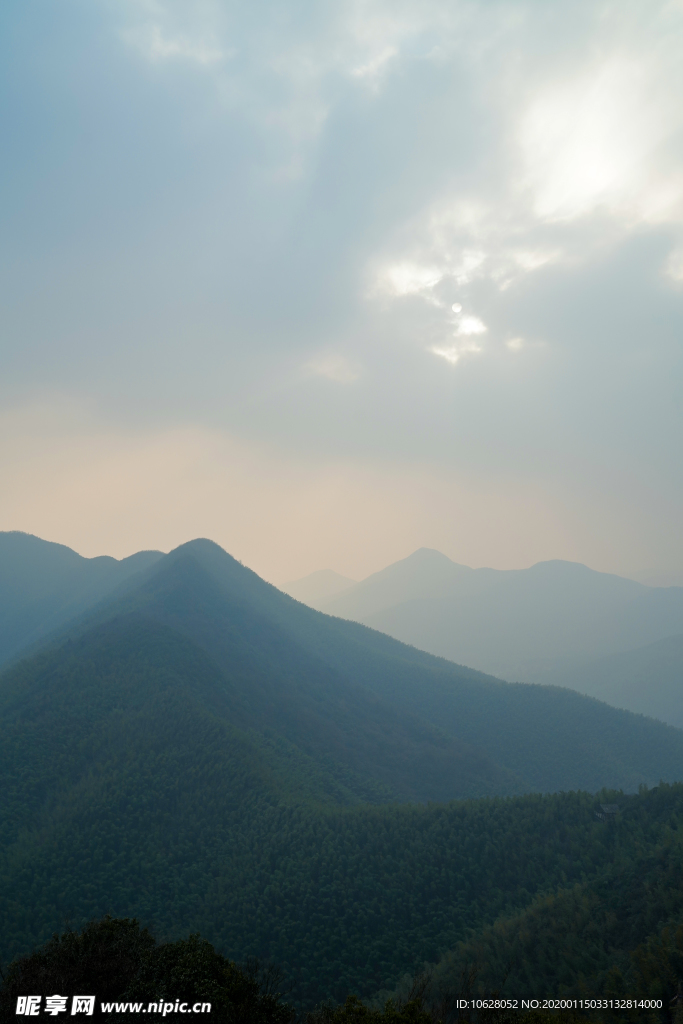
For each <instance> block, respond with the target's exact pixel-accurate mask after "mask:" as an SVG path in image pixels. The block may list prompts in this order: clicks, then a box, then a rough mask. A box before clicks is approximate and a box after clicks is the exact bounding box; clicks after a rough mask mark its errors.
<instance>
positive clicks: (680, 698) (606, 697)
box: [546, 635, 683, 729]
mask: <svg viewBox="0 0 683 1024" xmlns="http://www.w3.org/2000/svg"><path fill="white" fill-rule="evenodd" d="M546 679H547V681H548V682H550V683H552V684H553V685H555V686H573V687H574V689H576V690H578V691H579V692H580V693H585V694H588V695H589V696H591V697H597V699H598V700H602V701H605V702H606V703H607V704H611V705H612V706H613V707H617V708H626V709H627V710H628V711H635V712H636V714H641V715H651V716H652V717H653V718H658V719H659V720H660V721H662V722H669V723H670V724H671V725H675V726H677V727H678V728H679V729H680V728H683V635H679V636H668V637H665V638H664V639H663V640H658V641H657V642H656V643H654V644H647V645H646V646H645V647H639V648H637V649H636V650H629V651H624V652H623V653H621V652H620V653H619V654H609V655H605V656H604V657H602V658H595V659H592V660H589V661H583V662H580V663H579V664H578V665H576V666H575V667H572V668H568V667H566V666H565V667H562V668H558V669H555V671H553V672H548V673H546Z"/></svg>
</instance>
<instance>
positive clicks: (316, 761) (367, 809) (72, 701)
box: [0, 541, 683, 1005]
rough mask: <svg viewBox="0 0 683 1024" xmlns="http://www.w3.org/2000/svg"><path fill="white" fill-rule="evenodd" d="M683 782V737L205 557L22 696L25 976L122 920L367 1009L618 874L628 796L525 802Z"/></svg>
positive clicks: (6, 940) (19, 692)
mask: <svg viewBox="0 0 683 1024" xmlns="http://www.w3.org/2000/svg"><path fill="white" fill-rule="evenodd" d="M682 776H683V733H682V732H680V731H679V730H676V729H673V728H670V727H667V726H664V725H662V724H661V723H657V722H654V721H651V720H648V719H645V718H642V717H638V716H634V715H632V714H629V713H628V712H625V711H619V710H616V709H613V708H610V707H608V706H607V705H605V704H601V703H599V702H597V701H595V700H592V699H590V698H587V697H583V696H581V695H579V694H577V693H573V692H571V691H568V690H561V689H556V688H551V687H541V686H531V685H527V684H508V683H504V682H501V681H500V680H496V679H491V678H489V677H486V676H484V675H482V674H480V673H477V672H474V671H471V670H468V669H463V668H459V667H458V666H456V665H453V664H451V663H449V662H446V661H443V660H440V659H438V658H434V657H432V656H430V655H428V654H425V653H423V652H421V651H418V650H415V649H414V648H410V647H407V646H405V645H403V644H401V643H399V642H398V641H396V640H393V639H391V638H389V637H387V636H384V635H382V634H380V633H377V632H374V631H372V630H370V629H368V628H367V627H364V626H361V625H358V624H356V623H353V622H346V621H344V620H341V619H334V618H330V617H328V616H325V615H322V614H321V613H319V612H316V611H314V610H313V609H310V608H308V607H306V606H305V605H303V604H301V603H299V602H297V601H295V600H293V599H292V598H290V597H288V596H287V595H285V594H283V593H281V592H280V591H278V590H276V589H275V588H274V587H271V586H270V585H268V584H266V583H265V582H264V581H263V580H261V579H259V577H258V576H256V574H255V573H253V572H251V571H250V570H248V569H246V568H245V567H244V566H242V565H241V564H240V563H239V562H237V561H235V559H233V558H231V557H230V556H229V555H228V554H226V553H225V552H224V551H222V550H221V549H220V548H219V547H218V546H217V545H215V544H212V543H211V542H209V541H194V542H191V543H190V544H186V545H183V546H182V547H180V548H178V549H176V551H174V552H171V554H169V555H167V556H164V557H162V558H160V559H158V560H157V561H156V562H155V563H154V564H153V565H151V566H149V567H148V568H147V569H145V570H144V571H143V572H142V573H141V574H140V575H139V576H137V577H135V578H134V579H133V578H130V579H129V580H128V584H127V585H126V586H125V587H124V588H119V590H117V592H116V593H115V594H113V595H112V596H110V598H108V599H107V600H106V601H104V602H100V603H99V604H98V605H97V606H95V607H94V608H91V609H90V611H89V612H88V613H86V614H81V616H80V617H79V618H78V619H77V620H76V621H74V622H73V623H72V624H71V625H70V626H69V627H68V628H66V629H65V630H64V631H63V632H62V634H61V635H60V637H59V638H58V639H54V638H53V640H52V641H51V643H50V644H48V645H46V646H45V647H44V649H42V650H41V651H40V652H39V653H37V654H34V655H33V656H31V657H30V658H26V659H24V660H23V661H20V662H17V663H15V664H14V665H13V666H12V667H11V668H10V669H8V670H6V671H5V672H4V673H3V674H2V676H0V942H1V946H0V957H3V958H4V959H8V958H10V957H11V956H13V955H15V954H17V953H22V952H27V951H29V950H30V949H31V948H32V946H33V945H34V944H35V943H37V942H40V941H44V940H45V939H46V938H48V937H49V935H50V934H51V932H52V931H54V930H55V929H59V928H61V927H62V926H63V923H64V921H69V922H71V923H73V924H74V925H80V924H82V923H84V922H85V921H87V920H88V919H91V918H94V917H101V916H102V915H103V914H106V913H111V914H114V915H115V916H123V917H126V916H128V917H129V916H135V917H138V918H139V919H140V920H141V922H142V923H143V924H150V925H152V926H153V927H154V928H155V931H156V932H157V934H159V936H160V938H161V939H166V938H173V937H178V936H179V935H183V934H187V933H188V932H189V931H196V930H199V931H201V932H202V934H204V935H205V936H206V938H207V939H209V941H211V942H214V943H215V944H216V945H217V946H218V947H219V948H220V950H221V951H222V952H223V953H224V954H226V955H228V956H231V957H232V958H236V959H240V960H241V959H243V958H244V957H245V956H248V955H252V954H253V955H258V956H260V957H266V958H270V959H272V960H274V961H276V962H279V963H280V964H281V965H282V967H283V970H284V971H285V973H286V975H287V977H288V978H289V979H290V980H291V981H292V984H294V985H295V988H296V992H297V999H298V1000H299V1001H300V1004H301V1005H311V1003H313V1002H315V1001H317V1000H319V999H321V998H327V997H334V998H337V997H340V996H341V995H343V992H344V991H348V990H349V989H353V988H355V989H357V990H360V991H361V992H362V993H363V994H368V993H370V992H372V991H374V990H375V989H377V988H379V987H381V986H383V985H386V984H389V983H393V982H395V981H396V980H398V978H400V976H401V975H402V974H403V973H404V972H405V971H406V970H410V969H412V968H413V967H414V966H415V964H417V963H419V962H420V961H423V960H435V959H437V958H438V957H439V956H440V955H441V954H442V953H444V952H445V951H446V950H448V949H450V948H453V946H454V945H455V944H456V943H457V942H458V941H460V940H462V939H464V938H465V937H466V935H467V934H468V931H469V930H470V929H472V928H474V927H479V926H485V925H487V924H491V923H493V921H494V920H496V919H497V918H498V917H499V916H500V915H501V914H504V913H507V912H510V911H513V910H521V909H523V908H524V907H526V906H528V905H529V902H530V901H531V900H532V898H533V896H534V894H535V893H537V892H538V891H539V890H540V889H541V888H545V889H552V888H556V887H557V886H558V885H561V884H563V882H564V881H567V882H568V884H574V883H575V882H579V881H581V879H583V878H584V877H585V876H586V875H587V874H590V873H591V872H593V873H595V872H597V871H601V870H603V869H604V868H605V866H606V865H607V864H608V863H610V862H611V861H612V860H613V850H612V848H611V846H610V844H609V843H608V842H606V838H605V837H606V836H608V835H609V833H608V832H607V831H606V829H607V828H609V825H608V824H606V823H605V822H604V821H602V820H601V819H599V818H597V817H596V810H599V805H600V800H603V801H608V802H611V803H612V802H615V801H617V800H620V799H622V797H620V795H619V794H618V793H614V792H613V793H609V794H603V796H601V797H598V798H594V797H592V796H589V795H588V794H577V793H572V794H565V795H560V796H555V797H548V798H546V799H544V798H542V797H540V796H529V797H527V796H514V794H522V793H524V792H529V791H533V790H545V791H552V790H560V789H564V790H570V789H572V790H577V789H581V788H583V789H589V790H593V791H595V790H597V789H600V788H601V787H602V786H603V785H607V786H610V787H613V788H614V789H619V788H621V789H625V790H630V791H634V790H636V789H637V788H638V786H639V785H640V784H642V783H653V782H657V781H658V780H659V779H660V778H663V779H665V780H674V779H676V778H680V777H682ZM496 794H499V795H500V796H504V795H509V796H512V797H513V798H512V799H500V798H499V797H497V796H496ZM475 796H485V797H487V799H485V800H483V801H474V802H473V803H468V802H465V803H462V802H455V803H453V802H451V803H438V802H435V801H437V800H442V801H443V800H449V799H451V798H454V797H461V798H462V797H475ZM623 799H630V798H625V797H623ZM633 799H634V800H637V799H639V798H638V797H633ZM410 801H417V802H418V805H415V804H414V803H410ZM429 801H431V802H429ZM568 830H569V831H568ZM570 832H571V835H570ZM641 841H642V830H641V832H639V833H637V834H635V835H634V837H633V842H634V843H640V842H641Z"/></svg>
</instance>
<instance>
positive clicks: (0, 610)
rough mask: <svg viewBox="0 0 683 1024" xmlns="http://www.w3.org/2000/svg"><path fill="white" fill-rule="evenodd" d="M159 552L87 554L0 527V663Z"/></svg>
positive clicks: (89, 604) (156, 557)
mask: <svg viewBox="0 0 683 1024" xmlns="http://www.w3.org/2000/svg"><path fill="white" fill-rule="evenodd" d="M161 557H162V554H161V552H160V551H139V552H138V553H137V554H135V555H131V556H130V557H129V558H123V559H121V560H120V561H118V560H117V559H115V558H109V557H107V556H104V555H102V556H100V557H99V558H83V557H82V556H81V555H78V554H76V552H75V551H72V550H71V548H67V547H65V546H64V545H63V544H53V543H51V542H50V541H46V540H41V539H40V538H39V537H34V536H32V535H31V534H28V533H19V532H17V531H13V532H9V533H7V532H5V533H2V532H0V666H2V665H5V664H7V663H8V662H9V661H11V660H12V658H14V657H16V656H17V655H18V654H19V653H20V652H21V651H22V650H23V649H24V648H26V647H29V646H30V645H31V644H33V643H35V642H36V641H39V640H41V639H42V638H44V637H46V636H49V635H50V634H51V633H52V632H54V631H56V630H58V629H59V628H60V627H61V626H63V625H64V624H65V623H67V622H69V621H70V620H71V619H73V618H74V617H75V616H76V615H78V614H80V613H81V612H83V611H85V610H86V609H88V608H90V607H92V605H94V604H97V602H98V601H101V600H102V599H103V598H105V597H106V596H107V595H108V594H111V593H112V591H114V590H115V589H116V588H117V587H118V586H120V585H121V584H122V583H124V582H125V581H126V580H128V579H130V577H132V576H134V575H135V574H136V573H138V572H141V571H142V570H144V569H146V568H148V567H149V566H150V565H153V564H154V562H156V561H158V560H159V559H160V558H161Z"/></svg>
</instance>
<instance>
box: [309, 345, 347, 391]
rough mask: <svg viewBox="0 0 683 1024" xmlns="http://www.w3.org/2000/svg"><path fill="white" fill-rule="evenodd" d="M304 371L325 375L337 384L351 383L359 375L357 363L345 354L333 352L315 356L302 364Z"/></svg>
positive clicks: (319, 375)
mask: <svg viewBox="0 0 683 1024" xmlns="http://www.w3.org/2000/svg"><path fill="white" fill-rule="evenodd" d="M304 371H305V373H306V374H307V375H312V376H314V377H325V378H327V380H333V381H336V382H337V383H338V384H353V382H354V381H356V380H358V378H359V377H360V369H359V367H358V366H357V365H355V364H354V363H352V362H351V361H350V360H349V359H347V358H346V356H343V355H339V354H337V353H333V352H329V353H322V354H321V355H318V356H315V358H313V359H311V360H309V361H308V362H307V363H306V364H305V365H304Z"/></svg>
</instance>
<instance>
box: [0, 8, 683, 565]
mask: <svg viewBox="0 0 683 1024" xmlns="http://www.w3.org/2000/svg"><path fill="white" fill-rule="evenodd" d="M15 7H16V12H13V14H12V17H13V18H16V19H18V21H17V24H18V25H19V27H21V26H22V25H23V29H22V30H18V31H16V32H12V33H6V40H7V43H6V50H5V52H4V55H3V57H4V64H3V69H4V70H3V73H4V74H5V79H6V83H7V89H8V95H9V94H11V95H12V96H13V104H14V113H13V116H12V118H8V119H7V120H6V121H5V122H4V132H5V134H4V139H5V150H6V159H5V160H4V161H3V164H2V167H1V168H0V186H1V187H2V190H3V194H4V195H5V196H6V208H7V211H8V212H7V217H6V218H5V219H4V220H3V232H2V238H0V258H1V259H2V261H3V268H4V272H3V275H0V300H1V301H2V304H3V330H4V335H3V352H2V373H0V399H1V401H2V405H3V407H8V406H10V405H11V404H12V403H13V402H15V401H17V400H18V398H19V396H23V398H25V399H26V400H27V401H28V400H29V399H30V398H32V397H33V398H35V397H36V396H40V395H41V394H42V393H43V392H44V391H45V390H46V389H55V388H56V389H58V390H62V391H63V392H64V393H66V394H69V395H70V396H74V400H76V399H77V398H83V397H84V396H87V397H88V399H89V400H91V401H92V402H93V403H94V404H95V405H96V406H97V407H98V408H99V409H100V410H101V414H102V416H103V417H104V418H105V419H106V420H107V422H109V423H110V424H113V425H116V430H117V431H118V433H117V436H122V435H124V434H125V433H126V431H127V430H133V429H134V430H139V431H141V432H142V433H144V436H145V437H146V438H148V439H149V438H150V437H152V436H157V434H156V433H155V431H157V432H160V433H162V434H164V436H168V437H170V436H171V434H172V433H173V431H179V432H180V434H182V435H183V436H185V435H184V431H185V430H186V429H189V428H188V427H187V425H188V424H192V425H193V429H196V430H198V431H207V432H208V433H210V434H211V435H212V436H214V434H220V435H221V436H224V435H225V436H230V437H232V438H237V437H239V438H243V439H245V443H246V442H248V443H249V444H253V445H255V446H256V447H258V446H259V445H264V446H266V447H267V446H268V444H270V443H275V441H274V439H277V443H278V444H281V445H282V446H283V448H286V449H287V451H288V452H290V454H291V456H292V460H293V461H292V464H294V463H295V462H296V460H297V459H300V460H304V461H305V460H306V458H309V457H310V458H313V454H314V455H315V458H316V459H317V458H320V459H321V460H323V461H324V458H327V459H328V461H329V463H330V465H331V464H332V463H333V462H334V464H335V465H338V464H341V463H342V462H344V460H347V463H348V464H354V465H355V464H357V463H358V460H363V459H366V458H370V457H372V458H373V459H375V460H376V464H387V465H388V464H389V463H392V464H393V463H394V462H395V463H396V465H402V464H404V463H407V462H409V461H411V460H412V461H413V462H414V464H415V465H417V464H420V463H421V462H422V463H423V464H424V465H429V466H431V467H435V468H434V472H435V473H438V472H441V473H443V474H444V476H445V477H449V475H450V474H454V473H456V472H457V473H464V472H466V471H469V470H470V469H471V467H473V466H476V467H477V471H478V472H481V473H483V474H488V476H489V478H494V477H498V476H501V475H502V476H505V474H508V473H509V474H513V475H514V474H518V476H519V478H520V479H528V478H529V474H530V473H531V469H530V467H532V468H533V471H534V472H535V473H537V474H538V479H541V478H543V479H546V480H549V479H550V478H551V477H552V479H553V480H554V479H555V478H557V479H560V478H561V479H563V480H565V481H570V482H571V483H572V486H574V484H575V483H576V479H575V477H573V476H572V472H573V470H572V467H573V466H580V467H582V468H581V472H582V473H586V474H588V473H589V472H591V471H590V470H589V469H588V468H586V467H589V466H591V465H593V463H592V461H591V460H593V459H594V458H595V459H596V460H597V462H596V465H597V466H598V468H597V469H596V470H595V473H596V480H598V481H599V482H598V483H595V493H596V494H597V493H598V491H599V492H600V494H601V495H602V499H601V500H602V501H603V503H604V507H607V506H609V507H610V508H614V507H615V500H613V499H614V494H615V493H616V492H615V490H614V487H615V486H616V485H613V483H612V482H611V476H612V468H613V467H615V466H616V467H621V468H622V469H623V467H625V466H626V467H628V473H630V475H631V477H632V486H631V489H630V490H629V488H624V489H623V490H622V491H620V492H619V495H618V497H619V500H620V501H622V500H623V501H624V502H625V503H626V505H627V506H628V508H630V509H631V510H632V511H633V510H634V509H636V506H637V498H636V492H639V493H640V492H642V493H648V494H651V495H655V497H654V498H653V504H654V505H656V507H657V508H658V509H660V512H661V519H662V528H661V531H660V532H661V533H662V536H664V535H667V536H669V534H668V533H667V530H668V526H667V524H670V523H675V522H680V517H681V512H682V510H683V482H681V480H680V478H679V475H678V474H677V473H676V471H675V469H674V468H672V467H676V466H677V465H678V461H679V454H678V449H677V438H678V437H680V432H681V429H683V421H682V418H681V417H682V415H683V414H682V412H681V405H680V391H681V385H682V382H683V360H682V358H681V349H680V337H681V331H682V330H683V292H682V290H681V288H680V282H681V280H683V270H682V269H681V267H682V266H683V260H682V259H681V255H680V254H681V253H682V252H683V215H682V209H683V199H682V196H683V190H682V184H681V171H680V168H681V167H682V166H683V133H681V125H682V122H683V99H682V97H683V80H682V79H683V65H681V62H680V51H681V46H682V45H683V10H682V9H681V5H680V4H672V3H669V2H667V0H653V2H652V3H650V4H647V5H643V4H642V3H640V2H638V0H601V3H600V4H595V3H594V2H591V0H576V2H574V3H571V4H554V5H543V4H539V3H538V2H537V0H494V2H490V3H481V2H475V0H453V2H450V0H399V2H394V0H340V2H339V3H337V4H332V5H330V4H328V5H325V4H319V3H315V2H313V0H258V2H257V3H252V4H236V3H227V2H223V0H120V2H119V0H117V2H116V3H111V0H94V3H93V4H92V5H91V6H90V7H89V8H88V10H89V15H88V17H87V18H85V17H83V14H82V10H81V9H80V8H79V5H61V6H60V7H59V10H58V11H57V9H56V8H55V11H56V13H55V16H54V19H52V20H50V19H47V20H44V21H41V19H33V20H32V18H33V16H32V15H31V11H32V7H31V4H29V5H15ZM29 39H30V41H31V42H30V45H29V42H28V40H29ZM10 40H13V43H12V47H10V46H9V41H10ZM456 307H459V309H456ZM484 326H485V328H486V330H485V331H484V330H483V329H482V328H483V327H484ZM521 339H523V342H522V340H521ZM451 368H455V372H450V370H451ZM577 409H578V410H581V415H580V416H577ZM473 423H476V424H477V430H476V431H473V429H472V424H473ZM42 429H43V430H44V434H45V437H46V438H48V439H49V438H50V425H49V424H43V428H42ZM113 429H114V427H113V426H112V430H113ZM180 434H178V435H174V436H178V437H179V436H180ZM149 443H150V444H151V443H152V442H149ZM169 445H170V442H169ZM194 450H195V449H193V451H194ZM207 450H208V451H210V452H213V453H216V452H218V451H219V448H214V447H211V446H209V448H208V449H207ZM312 453H313V454H312ZM295 456H296V458H295ZM212 457H213V456H212ZM215 457H216V458H217V459H218V458H219V456H218V455H217V454H216V455H215ZM131 458H132V456H131ZM347 463H345V464H347ZM598 464H599V465H598ZM87 465H88V467H89V469H88V473H90V474H91V475H92V479H93V480H94V481H95V485H94V486H99V480H100V477H99V476H98V474H97V472H96V469H95V466H94V463H93V462H90V461H88V462H87ZM605 466H609V467H611V468H610V474H606V473H605ZM619 471H621V470H619ZM616 472H617V470H615V473H616ZM624 472H626V470H624ZM84 473H85V471H84ZM544 474H545V477H544V476H543V475H544ZM86 475H87V474H86ZM502 476H501V479H502ZM608 476H609V477H610V479H608ZM85 478H86V477H85V476H84V477H83V479H85ZM17 479H18V478H17ZM21 486H22V487H25V488H26V489H27V493H28V492H29V491H30V490H31V484H30V481H29V480H28V479H27V478H24V477H22V478H21ZM502 486H503V484H502V483H501V487H502ZM539 486H540V485H539ZM548 486H550V485H549V484H548ZM558 487H559V484H558ZM570 489H571V488H569V490H570ZM569 490H567V491H566V492H564V493H569ZM168 493H169V494H170V491H169V492H168ZM495 493H498V492H496V491H495V488H494V489H493V490H492V491H491V494H495ZM535 493H536V499H535V500H537V501H538V502H539V503H540V502H541V499H540V498H539V497H538V494H539V492H538V491H537V492H535ZM662 495H667V496H668V497H666V500H665V499H664V498H663V497H662ZM558 500H559V499H558ZM595 501H596V503H597V504H599V501H598V499H597V498H596V499H595ZM616 504H618V503H616ZM17 507H18V506H17ZM21 507H22V509H27V508H28V504H25V505H22V506H21ZM439 507H440V508H441V509H444V508H445V507H446V506H445V505H441V506H439ZM539 507H540V505H539ZM446 514H447V513H445V512H444V515H446ZM620 514H621V513H620ZM623 514H624V515H625V516H626V515H627V512H626V511H624V513H623ZM633 514H634V521H635V520H636V518H637V516H636V514H635V512H634V513H633ZM64 521H66V520H65V519H64ZM643 521H644V520H643ZM648 522H649V523H650V526H649V527H648V528H650V527H652V529H653V530H656V529H657V524H656V522H654V521H653V522H650V521H649V520H648ZM112 528H113V527H112ZM625 535H626V534H625ZM625 535H624V536H625ZM555 536H558V534H556V535H555ZM629 536H630V534H629ZM605 543H607V542H605ZM558 544H559V541H558ZM577 550H578V548H577ZM590 550H593V549H592V548H591V549H590ZM316 567H317V566H311V568H316ZM292 575H294V572H292ZM351 575H357V570H354V571H353V572H352V573H351Z"/></svg>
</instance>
